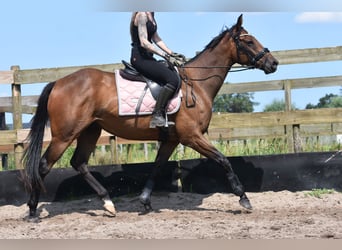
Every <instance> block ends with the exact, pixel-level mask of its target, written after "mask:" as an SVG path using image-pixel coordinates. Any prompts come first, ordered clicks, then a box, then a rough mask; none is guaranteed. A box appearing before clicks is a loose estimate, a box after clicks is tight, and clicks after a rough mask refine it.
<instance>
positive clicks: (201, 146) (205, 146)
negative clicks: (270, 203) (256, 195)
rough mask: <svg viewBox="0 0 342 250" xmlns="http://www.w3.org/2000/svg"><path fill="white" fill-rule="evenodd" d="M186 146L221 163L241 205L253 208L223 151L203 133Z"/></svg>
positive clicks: (192, 138) (194, 137)
mask: <svg viewBox="0 0 342 250" xmlns="http://www.w3.org/2000/svg"><path fill="white" fill-rule="evenodd" d="M185 143H186V144H185V145H186V146H189V147H191V148H192V149H194V150H196V151H197V152H199V153H200V154H202V155H204V156H205V157H207V158H210V159H212V160H214V161H215V162H217V163H219V164H220V165H221V166H222V167H223V168H224V169H225V171H226V173H227V178H228V180H229V183H230V185H231V187H232V190H233V193H234V194H235V195H237V196H239V197H240V201H239V203H240V205H241V206H243V207H244V208H246V209H252V206H251V203H250V201H249V199H248V198H247V195H246V193H245V188H244V187H243V185H242V184H241V182H240V180H239V178H238V176H237V175H236V174H235V173H234V170H233V168H232V165H231V163H230V162H229V160H228V159H227V157H225V156H224V155H223V154H222V153H220V152H219V151H218V150H217V149H216V148H215V147H214V146H213V145H211V144H210V142H209V141H208V140H207V139H206V138H205V137H204V136H203V135H202V134H201V135H198V136H193V137H191V140H189V141H187V142H185Z"/></svg>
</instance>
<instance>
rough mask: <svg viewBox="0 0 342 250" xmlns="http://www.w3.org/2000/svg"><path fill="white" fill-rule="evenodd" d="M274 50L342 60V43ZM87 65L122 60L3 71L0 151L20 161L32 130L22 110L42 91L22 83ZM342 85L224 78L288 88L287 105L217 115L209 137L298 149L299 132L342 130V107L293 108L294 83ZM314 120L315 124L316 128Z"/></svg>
mask: <svg viewBox="0 0 342 250" xmlns="http://www.w3.org/2000/svg"><path fill="white" fill-rule="evenodd" d="M272 54H273V55H274V56H275V57H276V58H277V59H278V60H279V62H280V65H286V64H300V63H313V62H326V61H340V60H342V46H338V47H328V48H314V49H300V50H287V51H274V52H272ZM88 67H92V68H98V69H101V70H104V71H109V72H113V71H114V70H115V69H118V68H122V64H119V63H115V64H103V65H88V66H79V67H61V68H45V69H32V70H21V69H20V68H19V66H12V67H11V70H10V71H0V84H11V87H12V88H11V89H12V96H11V97H0V114H1V113H3V112H11V113H12V114H13V130H7V131H0V153H1V152H9V151H14V153H15V156H16V157H15V158H16V166H17V167H20V158H21V155H22V152H23V147H24V143H23V139H24V138H25V137H26V135H27V133H28V130H22V114H33V113H34V112H35V108H36V107H35V105H36V102H37V99H38V96H22V94H21V85H22V84H35V83H47V82H51V81H55V80H56V79H59V78H61V77H63V76H65V75H68V74H70V73H72V72H75V71H76V70H79V69H81V68H88ZM234 67H235V66H234ZM339 85H342V75H338V76H329V77H312V78H299V79H286V80H273V81H259V82H246V83H238V84H224V85H223V86H222V88H221V90H220V92H219V94H230V93H245V92H256V91H271V90H282V91H284V96H285V103H286V109H285V112H272V113H243V114H222V115H214V116H213V119H212V122H211V125H210V128H209V138H210V139H213V140H214V139H218V138H220V139H226V140H232V139H247V138H258V137H283V138H286V139H287V141H288V142H289V145H290V148H289V151H290V152H294V151H296V150H299V148H298V147H296V145H297V144H298V143H297V142H296V140H297V139H298V136H300V135H301V136H310V135H313V134H319V135H330V134H338V133H342V129H341V124H342V118H341V114H342V112H341V111H342V109H321V110H303V111H291V90H292V89H300V88H316V87H328V86H339ZM323 124H324V126H323ZM312 125H314V127H315V128H317V129H313V128H312ZM322 126H323V129H322ZM251 128H253V129H251ZM48 138H49V131H48V130H47V133H46V137H45V139H44V140H45V141H46V142H48ZM113 138H114V137H113V136H111V135H109V134H106V133H104V134H103V135H102V136H101V139H100V141H102V142H103V143H105V144H108V143H110V144H113ZM117 143H133V141H125V140H123V139H120V138H117Z"/></svg>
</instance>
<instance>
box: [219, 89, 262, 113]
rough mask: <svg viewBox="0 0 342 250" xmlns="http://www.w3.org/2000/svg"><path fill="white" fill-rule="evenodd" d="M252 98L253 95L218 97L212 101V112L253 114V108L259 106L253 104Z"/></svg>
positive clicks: (225, 95)
mask: <svg viewBox="0 0 342 250" xmlns="http://www.w3.org/2000/svg"><path fill="white" fill-rule="evenodd" d="M253 98H254V97H253V93H241V94H222V95H218V96H216V97H215V99H214V105H213V112H230V113H243V112H253V111H254V108H253V106H254V105H258V104H259V103H257V102H253V101H252V99H253Z"/></svg>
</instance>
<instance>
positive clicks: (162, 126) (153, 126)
mask: <svg viewBox="0 0 342 250" xmlns="http://www.w3.org/2000/svg"><path fill="white" fill-rule="evenodd" d="M152 119H153V117H152ZM174 125H175V123H174V122H171V121H168V118H167V115H165V123H164V124H163V125H161V126H157V125H156V124H155V123H152V120H151V122H150V128H156V127H158V128H168V127H169V126H174Z"/></svg>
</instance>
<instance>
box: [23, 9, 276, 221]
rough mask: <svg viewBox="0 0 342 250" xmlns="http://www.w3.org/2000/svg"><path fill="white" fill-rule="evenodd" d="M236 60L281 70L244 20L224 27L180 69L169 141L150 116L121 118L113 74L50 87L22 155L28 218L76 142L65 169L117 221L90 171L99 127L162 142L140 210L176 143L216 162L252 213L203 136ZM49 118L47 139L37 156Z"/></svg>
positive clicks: (75, 76) (74, 77)
mask: <svg viewBox="0 0 342 250" xmlns="http://www.w3.org/2000/svg"><path fill="white" fill-rule="evenodd" d="M235 63H239V64H241V65H246V66H251V67H253V68H258V69H261V70H263V71H264V72H265V73H266V74H269V73H273V72H275V71H276V69H277V65H278V61H277V60H276V59H275V58H274V57H273V56H272V54H271V53H270V52H269V50H268V49H267V48H264V47H263V46H262V45H261V44H260V42H259V41H258V40H256V38H255V37H254V36H252V35H250V34H249V33H248V32H247V31H246V30H245V29H244V28H243V27H242V15H240V16H239V17H238V19H237V22H236V24H235V25H233V26H232V27H231V28H230V29H225V30H223V31H222V32H221V33H220V34H219V35H218V36H216V37H215V38H213V39H212V40H211V41H210V43H209V44H208V45H207V46H206V47H205V48H204V50H203V51H201V52H200V53H199V54H197V55H196V56H195V57H194V58H192V59H191V60H189V61H188V62H187V63H185V64H184V65H183V66H180V67H179V68H178V70H179V74H180V76H181V79H182V86H181V90H180V91H182V94H183V99H182V102H181V107H180V109H179V111H178V112H177V113H175V114H173V115H171V116H170V117H169V120H170V121H173V122H174V123H175V126H172V127H169V129H168V137H167V138H166V139H165V138H164V139H163V140H162V139H161V137H160V130H159V129H158V128H153V129H151V128H149V122H150V119H151V116H150V115H145V116H119V114H118V97H117V89H116V84H115V73H110V72H104V71H101V70H97V69H91V68H87V69H81V70H79V71H77V72H75V73H72V74H70V75H68V76H65V77H63V78H61V79H59V80H57V81H55V82H51V83H49V84H47V85H46V86H45V88H44V89H43V91H42V93H41V95H40V97H39V100H38V107H37V111H36V113H35V115H34V117H33V118H32V125H31V130H30V133H29V135H28V138H27V140H28V146H27V147H26V149H25V151H24V157H23V163H24V173H25V180H26V183H27V184H28V185H29V192H30V197H29V200H28V202H27V205H28V206H29V217H30V218H35V217H36V216H37V215H36V211H37V206H38V202H39V196H40V192H41V190H45V188H44V184H43V180H44V177H45V176H46V175H47V174H48V173H49V171H50V169H51V168H52V166H53V165H54V163H55V162H56V161H57V160H58V159H59V158H60V157H61V156H62V154H63V152H64V151H65V150H66V149H67V147H68V146H70V144H71V143H72V142H73V141H74V140H77V145H76V149H75V152H74V154H73V156H72V158H71V160H70V164H71V165H72V167H73V168H74V169H75V170H77V171H79V172H80V174H81V175H82V176H83V177H84V179H85V180H86V181H87V182H88V183H89V185H90V186H91V187H92V188H93V189H94V190H95V191H96V193H97V194H98V196H99V197H100V198H102V200H103V202H104V209H105V210H107V211H109V212H110V213H111V214H112V215H113V216H115V213H116V211H115V207H114V204H113V202H112V200H111V199H110V197H109V194H108V192H107V190H106V189H105V188H104V187H103V186H102V185H101V184H100V183H99V182H98V181H97V180H96V179H95V178H94V177H93V175H92V174H91V173H90V172H89V170H88V167H87V162H88V159H89V156H90V154H91V153H92V152H93V150H94V149H95V146H96V142H97V140H98V138H99V136H100V134H101V130H102V129H104V130H106V131H108V132H109V133H111V134H113V135H116V136H118V137H122V138H126V139H134V140H159V141H161V144H160V147H159V149H158V153H157V156H156V160H155V164H154V167H153V170H152V173H151V175H150V177H149V179H148V181H147V182H146V185H145V187H144V189H143V190H142V193H141V195H140V202H141V203H142V204H143V205H144V206H145V209H148V208H151V192H152V190H153V186H154V183H155V178H156V176H157V172H158V169H159V167H161V166H162V165H164V164H166V163H167V161H168V159H169V157H170V156H171V154H172V152H173V151H174V149H175V148H176V147H177V145H178V144H179V143H181V144H183V145H185V146H188V147H190V148H192V149H194V150H196V151H197V152H199V153H200V154H201V155H203V156H205V157H207V158H210V159H212V160H214V161H215V162H217V163H219V164H220V165H221V166H222V167H223V168H224V169H225V171H226V176H227V178H228V180H229V182H230V185H231V187H232V190H233V193H234V194H235V195H237V196H238V197H240V200H239V202H240V205H241V206H243V207H244V208H246V209H252V206H251V204H250V201H249V199H248V198H247V195H246V193H245V191H244V187H243V185H242V184H241V183H240V181H239V179H238V177H237V176H236V175H235V173H234V171H233V169H232V166H231V164H230V162H229V160H228V159H227V157H225V156H224V155H223V154H222V153H220V152H219V151H218V150H217V149H216V148H215V147H214V146H213V145H212V144H211V143H210V142H209V141H208V140H207V139H206V137H205V136H204V134H205V133H206V132H207V130H208V126H209V122H210V119H211V116H212V106H213V100H214V98H215V96H216V94H217V93H218V91H219V89H220V87H221V86H222V84H223V81H224V79H225V78H226V76H227V74H228V72H229V70H230V69H231V67H232V65H233V64H235ZM48 121H50V128H51V136H52V138H51V142H50V144H49V146H48V147H47V149H46V151H45V152H44V154H43V155H41V153H42V144H43V143H42V140H43V136H44V129H45V126H46V124H47V123H48Z"/></svg>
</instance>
